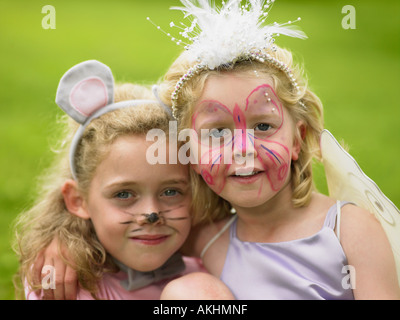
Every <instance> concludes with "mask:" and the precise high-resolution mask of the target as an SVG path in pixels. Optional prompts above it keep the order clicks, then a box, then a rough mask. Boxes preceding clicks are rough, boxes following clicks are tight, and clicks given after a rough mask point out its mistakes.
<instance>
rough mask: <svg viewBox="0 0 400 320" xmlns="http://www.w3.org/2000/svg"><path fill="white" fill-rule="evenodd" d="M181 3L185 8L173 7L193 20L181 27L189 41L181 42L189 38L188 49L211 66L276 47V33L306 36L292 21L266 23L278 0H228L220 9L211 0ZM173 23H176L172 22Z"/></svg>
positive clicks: (192, 0)
mask: <svg viewBox="0 0 400 320" xmlns="http://www.w3.org/2000/svg"><path fill="white" fill-rule="evenodd" d="M181 3H182V5H183V7H172V8H171V9H173V10H180V11H182V12H183V13H184V16H185V18H189V19H191V21H192V22H191V25H190V26H189V27H187V26H185V27H186V28H181V29H182V30H183V31H182V32H180V35H181V36H182V37H183V38H185V40H179V41H178V42H177V43H178V44H180V43H181V42H184V43H186V41H188V42H189V43H186V47H185V48H186V49H187V50H188V51H190V53H191V56H192V57H193V59H194V60H197V61H198V62H199V63H201V64H202V65H206V66H207V67H208V68H210V69H214V68H216V67H218V66H220V65H222V64H226V63H229V62H232V61H235V60H236V59H238V58H240V57H241V56H243V55H246V54H248V53H250V52H251V51H252V50H260V49H271V50H274V41H275V39H274V36H276V35H286V36H289V37H295V38H300V39H304V38H306V35H305V34H304V33H303V32H302V31H301V30H299V29H298V28H296V27H295V26H293V25H292V22H291V21H289V22H287V23H284V24H278V23H276V22H275V23H273V24H269V25H264V23H265V21H266V19H267V17H268V13H269V10H270V9H271V7H272V5H273V3H274V0H267V1H265V0H248V1H246V3H245V4H243V5H242V4H241V1H240V0H228V1H227V2H222V6H221V7H220V8H217V7H215V6H214V5H212V4H211V2H210V0H197V1H196V0H181ZM298 20H300V18H298V19H297V20H296V21H298ZM182 25H183V23H182ZM171 26H176V25H175V24H174V23H173V22H171Z"/></svg>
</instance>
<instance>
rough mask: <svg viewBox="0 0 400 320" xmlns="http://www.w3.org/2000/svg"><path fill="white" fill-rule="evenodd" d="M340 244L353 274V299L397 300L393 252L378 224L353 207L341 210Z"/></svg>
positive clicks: (397, 287) (361, 210)
mask: <svg viewBox="0 0 400 320" xmlns="http://www.w3.org/2000/svg"><path fill="white" fill-rule="evenodd" d="M341 243H342V246H343V249H344V251H345V253H346V256H347V259H348V263H349V265H351V266H352V267H353V268H354V270H355V274H354V276H355V288H353V293H354V297H355V298H356V299H362V300H366V299H368V300H369V299H400V288H399V282H398V278H397V272H396V265H395V260H394V257H393V252H392V249H391V246H390V243H389V241H388V239H387V237H386V234H385V232H384V230H383V228H382V227H381V225H380V223H379V221H378V220H377V219H376V218H375V217H374V216H373V215H372V214H370V213H369V212H368V211H366V210H364V209H362V208H359V207H356V206H354V205H346V206H344V207H343V209H342V219H341Z"/></svg>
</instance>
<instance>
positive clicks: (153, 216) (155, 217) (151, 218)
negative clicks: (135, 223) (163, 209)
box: [147, 212, 160, 223]
mask: <svg viewBox="0 0 400 320" xmlns="http://www.w3.org/2000/svg"><path fill="white" fill-rule="evenodd" d="M159 219H160V217H159V215H158V213H157V212H152V213H150V214H149V215H148V216H147V221H148V222H149V223H155V222H157V221H158V220H159Z"/></svg>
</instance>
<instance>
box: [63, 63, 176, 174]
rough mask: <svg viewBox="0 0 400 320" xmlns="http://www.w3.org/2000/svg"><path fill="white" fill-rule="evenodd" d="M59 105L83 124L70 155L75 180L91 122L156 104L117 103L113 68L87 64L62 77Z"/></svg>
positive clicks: (73, 141)
mask: <svg viewBox="0 0 400 320" xmlns="http://www.w3.org/2000/svg"><path fill="white" fill-rule="evenodd" d="M56 103H57V105H58V106H59V107H60V108H61V109H63V110H64V111H65V112H66V113H67V114H68V115H69V116H70V117H71V118H73V119H74V120H75V121H76V122H78V123H80V127H79V128H78V130H77V131H76V133H75V135H74V137H73V139H72V143H71V148H70V152H69V161H70V167H71V173H72V176H73V178H74V179H75V180H76V179H77V174H76V165H75V153H76V149H77V147H78V144H79V141H80V140H81V138H82V135H83V133H84V131H85V129H86V127H87V126H88V125H89V124H90V122H91V121H92V120H94V119H96V118H99V117H100V116H102V115H103V114H105V113H108V112H111V111H114V110H117V109H121V108H125V107H134V106H140V105H144V104H147V103H157V102H156V101H155V100H126V101H120V102H117V103H114V77H113V75H112V72H111V70H110V68H109V67H107V66H106V65H104V64H102V63H101V62H99V61H96V60H88V61H84V62H81V63H79V64H77V65H75V66H73V67H72V68H71V69H69V70H68V71H67V72H66V73H65V74H64V75H63V76H62V78H61V80H60V83H59V85H58V89H57V95H56ZM167 111H168V110H167Z"/></svg>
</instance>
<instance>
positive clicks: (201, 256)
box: [200, 214, 237, 259]
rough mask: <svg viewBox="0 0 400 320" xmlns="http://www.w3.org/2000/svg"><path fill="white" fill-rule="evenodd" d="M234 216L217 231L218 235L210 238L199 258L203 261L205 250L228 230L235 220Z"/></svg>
mask: <svg viewBox="0 0 400 320" xmlns="http://www.w3.org/2000/svg"><path fill="white" fill-rule="evenodd" d="M236 218H237V216H236V214H235V215H234V216H233V217H232V218H230V219H229V221H228V222H227V223H226V224H225V225H224V227H223V228H222V229H221V230H219V231H218V233H217V234H216V235H215V236H214V237H212V239H211V240H210V241H209V242H208V243H207V244H206V245H205V247H204V248H203V250H202V251H201V254H200V258H201V259H203V257H204V255H205V254H206V252H207V250H208V249H209V248H210V247H211V245H212V244H213V243H214V242H215V241H216V240H217V239H218V238H219V237H220V236H221V235H222V234H223V233H224V232H225V231H226V229H228V228H229V226H230V225H231V224H232V223H233V222H234V221H235V220H236Z"/></svg>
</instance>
